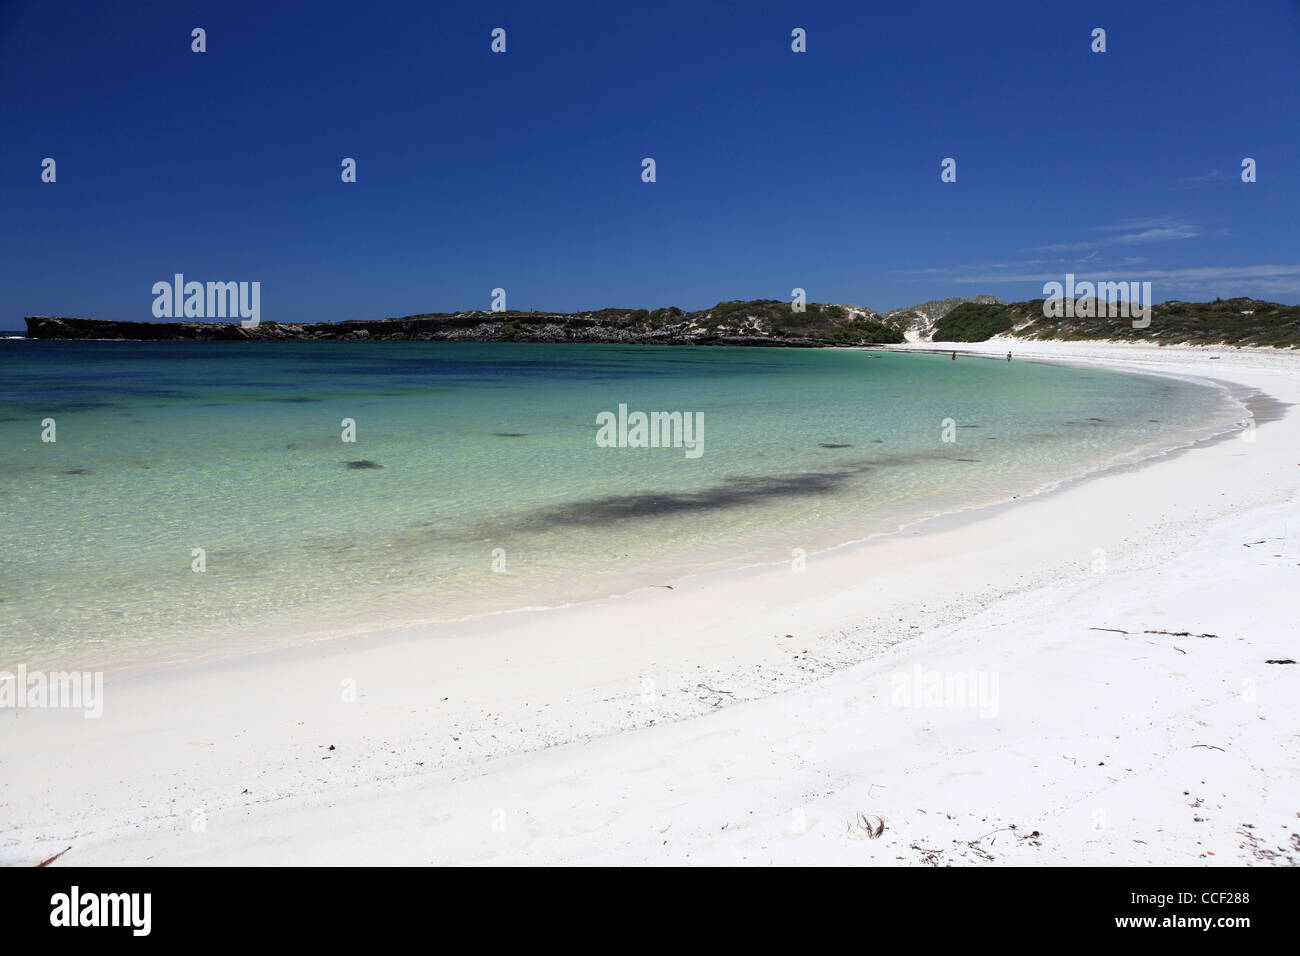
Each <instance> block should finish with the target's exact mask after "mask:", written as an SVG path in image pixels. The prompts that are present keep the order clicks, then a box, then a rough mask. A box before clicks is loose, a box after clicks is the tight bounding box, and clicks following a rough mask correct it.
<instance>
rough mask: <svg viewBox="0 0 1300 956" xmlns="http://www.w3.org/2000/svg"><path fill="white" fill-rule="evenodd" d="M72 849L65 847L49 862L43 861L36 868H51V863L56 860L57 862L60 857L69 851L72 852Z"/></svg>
mask: <svg viewBox="0 0 1300 956" xmlns="http://www.w3.org/2000/svg"><path fill="white" fill-rule="evenodd" d="M71 849H72V847H70V846H69V847H64V848H63V849H62V850H60V851H59V852H58V853H56V854H54V856H52V857H50V858H49V859H48V860H41V862H40V863H37V864H36V866H37V867H38V868H39V867H42V866H49V865H50V864H51V863H53V862H54V861H55V860H57V859H58V858H59V857H61V856H63V854H65V853H67V852H68V851H69V850H71Z"/></svg>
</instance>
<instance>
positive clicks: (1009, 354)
mask: <svg viewBox="0 0 1300 956" xmlns="http://www.w3.org/2000/svg"><path fill="white" fill-rule="evenodd" d="M1007 361H1008V362H1010V361H1011V353H1010V352H1008V353H1007Z"/></svg>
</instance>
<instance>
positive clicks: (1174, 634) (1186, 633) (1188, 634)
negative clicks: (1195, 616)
mask: <svg viewBox="0 0 1300 956" xmlns="http://www.w3.org/2000/svg"><path fill="white" fill-rule="evenodd" d="M1142 633H1143V634H1167V635H1169V636H1170V637H1218V636H1219V635H1218V634H1193V633H1192V632H1191V631H1143V632H1142Z"/></svg>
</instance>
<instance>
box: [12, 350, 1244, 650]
mask: <svg viewBox="0 0 1300 956" xmlns="http://www.w3.org/2000/svg"><path fill="white" fill-rule="evenodd" d="M620 404H625V405H627V406H628V407H629V409H630V410H634V411H635V410H640V411H645V412H651V411H681V412H685V413H697V412H698V413H702V414H703V421H704V432H703V437H704V444H703V454H702V455H701V456H700V457H698V458H690V457H688V456H687V455H686V454H685V450H684V449H681V448H648V449H639V448H602V447H598V445H597V442H596V434H597V425H596V417H597V415H598V414H599V413H600V412H604V411H611V412H613V411H616V410H617V409H618V406H619V405H620ZM1237 417H1239V412H1238V410H1237V408H1236V406H1234V405H1232V404H1231V403H1229V402H1227V401H1226V400H1225V398H1224V396H1223V395H1222V393H1221V392H1219V391H1218V390H1216V389H1212V388H1207V387H1204V386H1200V385H1195V384H1190V383H1185V382H1180V381H1176V380H1172V379H1167V378H1155V377H1147V376H1136V375H1128V374H1122V373H1115V372H1109V371H1101V370H1094V369H1079V368H1062V367H1055V366H1049V365H1040V364H1032V363H1023V362H1011V363H1006V362H1002V361H990V360H984V359H976V358H962V359H960V360H958V361H956V362H953V361H951V360H950V359H949V358H948V357H947V356H946V355H945V356H935V355H914V354H897V353H867V352H862V351H841V350H800V349H728V348H699V349H692V348H651V347H618V346H564V345H524V344H491V345H478V344H467V343H369V344H368V343H356V344H350V343H240V344H216V343H152V344H145V343H125V342H41V341H30V342H29V341H3V342H0V541H2V542H3V545H2V546H0V668H2V667H3V666H7V664H8V663H18V662H27V663H29V664H32V663H38V664H49V663H59V664H68V665H70V664H71V663H81V664H83V665H86V666H89V665H90V664H94V663H102V662H110V661H121V660H129V659H132V658H136V657H141V656H146V655H151V654H154V653H167V654H182V655H184V654H188V653H195V652H198V651H199V650H201V649H202V648H204V647H206V646H211V645H212V644H214V643H216V642H218V641H219V642H222V643H223V644H224V643H235V644H248V645H264V644H267V643H272V644H273V643H275V642H277V641H294V640H300V639H305V638H311V637H314V636H324V635H327V634H331V633H343V632H347V631H350V630H356V629H359V628H368V627H379V626H388V625H398V624H406V623H416V622H420V621H432V620H446V619H452V618H458V617H463V616H466V615H470V614H476V613H483V612H489V611H494V610H507V609H511V608H518V607H525V606H537V605H555V604H561V603H565V602H568V601H576V600H584V599H589V598H592V597H598V596H603V595H606V594H610V593H616V592H619V591H621V590H626V589H627V588H629V587H632V586H634V585H636V584H643V583H655V582H656V581H657V580H663V579H665V578H666V577H667V576H669V575H677V574H681V573H685V572H689V571H693V570H700V569H703V568H705V567H713V566H720V565H725V564H728V563H740V562H744V561H748V560H780V559H787V560H788V559H789V557H790V555H791V552H792V550H793V549H794V548H804V549H806V550H807V551H809V552H810V553H811V552H812V551H815V550H816V549H817V548H819V547H825V546H830V545H833V544H836V543H840V542H842V541H846V540H853V539H857V538H861V537H865V536H867V535H869V534H872V533H877V532H883V531H891V530H894V529H895V528H897V527H898V526H899V525H900V524H902V523H906V522H909V521H914V520H917V519H919V518H923V517H926V516H929V515H932V514H935V513H938V512H942V511H947V510H954V509H957V508H961V507H967V506H973V505H979V504H985V503H991V502H993V501H997V500H1001V499H1004V498H1006V497H1009V496H1010V495H1013V494H1024V493H1027V492H1030V491H1033V490H1034V489H1036V488H1038V487H1040V486H1042V485H1043V484H1044V483H1045V482H1049V481H1052V480H1057V479H1063V478H1067V477H1072V476H1075V475H1078V474H1081V473H1083V472H1086V471H1088V470H1091V469H1094V468H1096V467H1100V466H1104V465H1107V464H1114V463H1119V462H1122V461H1127V460H1133V459H1135V458H1137V457H1141V456H1144V455H1147V454H1151V453H1154V452H1157V451H1159V450H1161V449H1164V448H1169V447H1172V446H1174V445H1177V444H1180V443H1183V442H1185V441H1187V440H1189V439H1191V438H1193V437H1196V436H1198V435H1201V434H1205V433H1207V432H1208V431H1210V430H1213V429H1214V428H1215V427H1216V426H1217V427H1227V425H1228V424H1229V423H1230V422H1232V421H1233V420H1234V419H1236V418H1237ZM49 418H52V419H54V421H55V427H56V429H57V431H56V437H57V441H55V442H42V441H41V435H42V421H43V420H44V419H49ZM344 419H352V420H353V421H355V423H356V425H355V428H356V442H355V443H347V442H344V441H342V440H341V436H342V434H343V431H344V427H343V425H342V422H343V420H344ZM945 419H952V420H953V427H952V430H951V434H952V435H954V436H955V439H956V440H955V441H952V442H945V441H943V437H944V434H943V431H944V430H943V422H944V420H945ZM357 461H368V462H373V463H375V464H377V465H379V466H380V467H377V468H372V467H355V466H349V465H348V464H347V463H348V462H357ZM194 549H203V552H204V554H205V560H206V570H205V571H204V572H202V573H196V572H195V571H194V570H193V569H192V565H193V562H194V561H195V557H194ZM494 564H495V566H496V567H497V568H498V569H500V568H502V567H503V568H504V570H493V568H494Z"/></svg>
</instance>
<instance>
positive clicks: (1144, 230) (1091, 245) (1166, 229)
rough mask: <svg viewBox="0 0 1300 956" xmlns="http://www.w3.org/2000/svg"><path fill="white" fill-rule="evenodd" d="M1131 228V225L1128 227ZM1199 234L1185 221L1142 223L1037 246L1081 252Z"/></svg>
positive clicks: (1041, 248)
mask: <svg viewBox="0 0 1300 956" xmlns="http://www.w3.org/2000/svg"><path fill="white" fill-rule="evenodd" d="M1098 228H1100V229H1105V230H1107V231H1115V230H1118V229H1120V228H1122V227H1119V226H1101V227H1098ZM1130 228H1132V227H1130ZM1200 234H1201V230H1200V229H1199V228H1198V227H1197V226H1192V225H1188V224H1186V223H1175V224H1171V225H1163V224H1162V225H1155V224H1147V223H1143V224H1142V226H1141V227H1139V228H1138V229H1137V231H1136V232H1133V231H1130V232H1122V233H1121V234H1120V235H1117V236H1109V237H1106V238H1101V239H1085V240H1083V241H1080V242H1062V243H1057V244H1055V245H1050V246H1039V247H1038V248H1039V249H1040V250H1041V251H1043V252H1083V251H1084V250H1094V249H1099V248H1101V247H1102V246H1133V245H1139V244H1143V243H1149V242H1172V241H1176V240H1179V239H1195V238H1196V237H1197V236H1199V235H1200Z"/></svg>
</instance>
